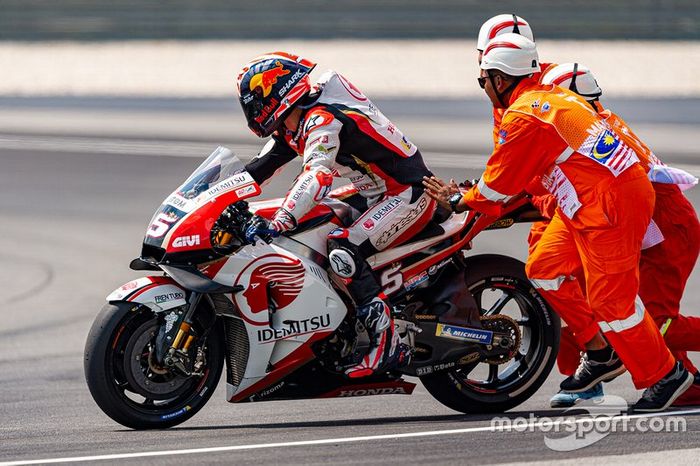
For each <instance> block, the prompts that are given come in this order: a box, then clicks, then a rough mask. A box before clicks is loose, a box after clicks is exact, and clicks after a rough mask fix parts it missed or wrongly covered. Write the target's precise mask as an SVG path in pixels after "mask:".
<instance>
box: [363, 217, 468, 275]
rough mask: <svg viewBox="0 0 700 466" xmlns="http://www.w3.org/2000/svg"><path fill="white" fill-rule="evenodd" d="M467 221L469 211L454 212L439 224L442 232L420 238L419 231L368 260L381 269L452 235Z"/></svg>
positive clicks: (374, 267) (375, 267)
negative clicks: (407, 241)
mask: <svg viewBox="0 0 700 466" xmlns="http://www.w3.org/2000/svg"><path fill="white" fill-rule="evenodd" d="M466 223H467V212H463V213H461V214H453V215H451V216H450V217H449V218H448V219H447V220H445V221H444V222H442V223H441V224H440V225H439V227H440V228H441V229H442V233H441V234H438V235H435V236H427V237H423V238H420V235H421V234H420V233H419V235H418V236H416V238H415V239H414V240H413V241H411V242H409V243H405V244H402V245H401V246H397V247H395V248H391V249H387V250H385V251H382V252H379V253H377V254H375V255H373V256H370V257H369V258H367V262H368V263H369V265H370V266H372V268H373V269H379V268H381V267H383V266H385V265H387V264H390V263H392V262H396V261H398V260H399V259H401V258H403V257H406V256H409V255H411V254H414V253H416V252H418V251H422V250H423V249H426V248H429V247H431V246H433V245H436V244H438V243H440V242H442V241H444V240H446V239H448V238H449V237H451V236H452V235H454V234H456V233H459V232H460V231H461V230H462V229H463V228H464V226H465V225H466ZM421 233H422V232H421ZM448 246H449V244H445V247H448Z"/></svg>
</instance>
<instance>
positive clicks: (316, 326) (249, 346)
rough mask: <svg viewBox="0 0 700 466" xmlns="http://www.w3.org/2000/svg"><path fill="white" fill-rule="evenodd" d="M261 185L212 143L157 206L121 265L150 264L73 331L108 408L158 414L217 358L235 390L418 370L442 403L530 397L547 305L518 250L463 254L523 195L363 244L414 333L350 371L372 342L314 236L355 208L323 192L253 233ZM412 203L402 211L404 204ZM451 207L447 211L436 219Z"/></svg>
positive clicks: (213, 377)
mask: <svg viewBox="0 0 700 466" xmlns="http://www.w3.org/2000/svg"><path fill="white" fill-rule="evenodd" d="M260 193H261V188H260V186H258V185H257V183H256V182H255V181H254V179H253V178H252V177H251V175H250V174H249V173H247V172H246V171H245V167H244V165H243V163H242V162H241V161H240V160H239V159H238V158H236V157H235V155H233V153H232V152H231V151H230V150H228V149H226V148H223V147H219V148H218V149H217V150H216V151H214V152H213V153H212V154H211V155H210V156H209V157H208V158H207V159H206V160H205V161H204V162H203V163H202V164H201V166H199V168H197V170H195V171H194V173H193V174H192V175H191V176H190V177H189V178H188V179H187V180H186V181H185V182H184V184H182V185H181V186H180V187H179V188H178V189H177V190H175V191H174V192H173V193H172V194H171V195H170V196H168V197H167V198H166V199H165V201H164V202H163V204H162V205H161V206H160V208H159V209H158V210H157V212H156V213H155V215H154V216H153V219H152V220H151V223H150V226H149V227H148V229H147V232H146V235H145V239H144V241H143V246H142V252H141V256H140V257H139V258H137V259H134V260H133V261H132V262H131V264H130V267H131V268H132V269H134V270H143V271H152V272H153V274H152V275H149V276H146V277H143V278H139V279H136V280H133V281H130V282H128V283H126V284H124V285H123V286H121V287H119V288H118V289H116V290H115V291H114V292H112V293H111V294H110V295H109V296H108V297H107V302H108V303H107V304H106V305H105V306H104V307H103V309H102V311H101V312H100V313H99V315H98V316H97V317H96V319H95V321H94V323H93V325H92V328H91V330H90V332H89V335H88V338H87V343H86V346H85V360H84V368H85V376H86V380H87V383H88V387H89V389H90V393H91V394H92V396H93V398H94V400H95V401H96V403H97V404H98V405H99V407H100V408H101V409H102V410H103V411H104V412H105V413H106V414H107V415H108V416H110V417H111V418H112V419H114V420H115V421H117V422H118V423H120V424H122V425H124V426H127V427H130V428H134V429H150V428H165V427H170V426H174V425H177V424H180V423H182V422H184V421H185V420H187V419H189V418H190V417H192V416H193V415H195V414H196V413H197V412H198V411H199V410H200V409H201V408H202V407H203V406H204V405H205V403H206V402H207V401H208V400H209V398H210V397H211V395H212V393H213V392H214V389H215V388H216V386H217V384H218V382H219V379H220V377H221V374H222V372H223V367H224V361H225V362H226V387H227V392H226V398H227V400H228V401H229V402H232V403H242V402H258V401H268V400H295V399H302V398H329V397H354V396H367V395H388V394H402V395H409V394H411V393H412V392H413V389H414V387H415V385H416V384H415V383H414V382H411V381H410V380H406V379H405V378H404V377H405V376H414V377H418V378H419V379H420V381H421V382H422V383H423V385H424V386H425V388H426V389H427V390H428V392H429V393H430V394H431V395H432V396H434V397H435V398H436V399H437V400H439V401H440V402H441V403H443V404H444V405H446V406H448V407H450V408H452V409H454V410H457V411H461V412H464V413H496V412H503V411H505V410H508V409H511V408H513V407H515V406H517V405H519V404H520V403H522V402H524V401H525V400H527V399H528V398H529V397H530V396H531V395H532V394H533V393H535V391H536V390H537V389H538V388H539V387H540V386H541V385H542V383H543V382H544V380H545V379H546V378H547V376H548V374H549V372H550V370H551V369H552V366H553V364H554V361H555V358H556V354H557V350H558V344H559V326H560V323H559V320H558V318H557V316H556V315H555V314H554V313H553V312H552V311H551V309H550V308H549V307H548V306H547V304H546V303H545V301H544V300H543V299H542V297H541V296H540V295H539V294H538V293H537V291H536V290H535V289H534V288H533V287H532V286H531V284H530V282H529V281H528V280H527V278H526V277H525V273H524V265H523V263H522V262H520V261H518V260H516V259H513V258H510V257H506V256H501V255H494V254H484V255H469V254H468V251H469V249H470V247H471V241H472V240H473V239H474V238H475V236H476V235H477V234H479V233H480V232H482V231H484V230H489V229H497V228H507V227H509V226H511V225H513V224H514V223H516V222H527V221H532V220H533V218H534V217H533V215H536V214H534V210H533V208H532V207H531V205H530V204H529V203H528V202H527V200H526V199H520V200H519V201H516V202H512V203H510V204H509V205H508V206H507V208H506V209H505V210H504V211H505V214H504V215H503V216H502V217H501V218H495V217H488V216H485V215H481V214H478V213H476V212H466V213H463V214H459V215H456V214H454V215H449V213H448V215H449V216H447V215H446V216H444V217H443V218H437V219H435V220H434V221H432V222H429V223H428V224H427V225H426V227H425V229H424V230H423V231H422V232H421V233H420V234H419V235H418V236H417V237H415V238H414V239H413V240H412V241H410V242H409V243H407V244H403V245H401V246H398V247H396V248H393V249H390V250H387V251H382V252H380V253H378V254H376V255H374V256H372V257H370V258H369V259H368V262H369V263H370V265H371V266H372V267H373V269H374V270H375V271H376V273H377V276H378V277H381V284H382V287H383V291H384V293H385V294H386V295H387V296H389V298H390V301H391V303H392V305H393V309H394V310H393V312H394V318H395V325H396V326H397V330H398V331H399V334H400V335H401V338H402V340H403V341H404V342H405V343H407V344H409V345H410V347H411V348H412V352H413V355H412V358H411V360H410V363H409V364H408V365H406V366H404V367H400V368H398V369H392V370H389V371H387V372H386V373H383V374H379V375H373V376H371V377H366V378H361V379H350V378H347V377H346V376H345V375H344V371H345V370H346V369H347V368H349V367H351V366H353V365H355V364H357V363H358V362H359V361H360V360H361V359H362V358H363V357H364V356H365V354H366V353H367V352H368V351H369V349H370V340H369V337H368V335H367V332H366V330H365V329H364V327H363V326H362V325H361V324H360V323H359V322H358V321H356V318H355V315H354V308H355V306H354V305H353V303H352V301H351V300H350V298H349V295H348V294H347V291H346V289H345V286H344V284H343V283H342V282H340V281H338V280H336V279H335V278H334V276H333V275H332V274H329V273H328V272H327V268H328V267H327V262H328V258H327V253H326V237H327V234H328V233H329V232H330V231H331V230H333V229H335V228H338V227H342V226H349V225H350V224H352V223H353V221H354V220H355V219H356V218H357V216H358V213H357V212H354V211H353V209H352V208H351V207H350V206H348V205H347V204H345V203H342V202H340V201H339V200H337V199H334V198H333V196H329V197H328V198H326V199H325V200H324V201H322V202H321V203H320V204H319V205H318V206H316V207H315V208H314V209H313V210H312V211H311V212H310V213H309V214H308V215H306V216H305V217H304V218H302V219H301V220H300V221H299V224H298V227H297V228H296V229H295V230H294V231H292V232H290V233H288V234H285V235H282V236H280V237H278V238H275V239H274V240H273V241H272V242H271V243H269V244H268V243H266V242H265V241H257V242H256V243H255V244H249V243H248V242H246V240H245V234H244V230H245V227H246V224H247V223H248V222H249V221H250V219H251V217H252V216H253V214H255V215H258V216H262V217H267V218H270V217H272V215H273V213H274V212H275V210H276V209H277V208H278V207H279V206H280V204H281V201H282V200H281V199H276V200H268V201H259V202H250V204H248V201H246V199H249V198H252V197H254V196H257V195H259V194H260ZM409 215H410V214H409ZM445 217H447V218H445Z"/></svg>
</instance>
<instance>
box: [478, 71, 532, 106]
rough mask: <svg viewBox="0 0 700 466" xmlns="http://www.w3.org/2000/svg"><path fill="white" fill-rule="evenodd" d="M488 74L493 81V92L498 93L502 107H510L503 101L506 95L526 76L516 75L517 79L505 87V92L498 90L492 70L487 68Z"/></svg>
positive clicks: (497, 96)
mask: <svg viewBox="0 0 700 466" xmlns="http://www.w3.org/2000/svg"><path fill="white" fill-rule="evenodd" d="M486 74H488V75H489V80H490V81H491V87H492V88H493V92H495V93H496V98H497V99H498V103H499V104H501V107H502V108H508V105H506V103H505V102H504V101H503V98H504V97H506V94H508V93H509V92H511V91H512V90H513V89H515V86H517V85H518V84H520V81H522V80H523V78H524V77H525V76H516V77H515V80H513V82H512V83H511V84H510V86H508V87H506V88H505V89H503V92H498V89H496V81H495V80H494V79H493V75H492V74H491V70H486Z"/></svg>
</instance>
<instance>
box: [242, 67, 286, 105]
mask: <svg viewBox="0 0 700 466" xmlns="http://www.w3.org/2000/svg"><path fill="white" fill-rule="evenodd" d="M289 73H290V71H289V70H285V69H284V65H282V63H280V61H279V60H277V61H276V62H275V67H274V68H270V69H269V70H267V71H263V72H261V73H257V74H255V75H254V76H253V77H251V78H250V83H249V85H248V87H249V88H250V90H251V91H255V89H257V88H260V92H262V96H263V97H267V96H268V95H270V92H272V86H274V85H275V84H277V79H278V78H280V77H282V76H285V75H288V74H289Z"/></svg>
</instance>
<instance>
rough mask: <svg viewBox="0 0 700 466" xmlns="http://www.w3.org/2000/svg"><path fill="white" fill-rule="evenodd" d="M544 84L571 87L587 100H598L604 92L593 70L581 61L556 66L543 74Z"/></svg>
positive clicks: (570, 88)
mask: <svg viewBox="0 0 700 466" xmlns="http://www.w3.org/2000/svg"><path fill="white" fill-rule="evenodd" d="M542 84H555V85H557V86H559V87H563V88H565V89H569V90H570V91H573V92H575V93H577V94H578V95H580V96H581V97H583V98H585V99H586V100H596V99H597V98H598V97H600V95H601V94H602V93H603V90H602V89H601V88H600V86H598V82H597V81H596V80H595V76H593V73H591V70H590V69H588V67H587V66H585V65H581V64H580V63H562V64H561V65H557V66H555V67H554V68H552V69H551V70H549V71H547V72H546V73H545V74H544V76H542Z"/></svg>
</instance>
